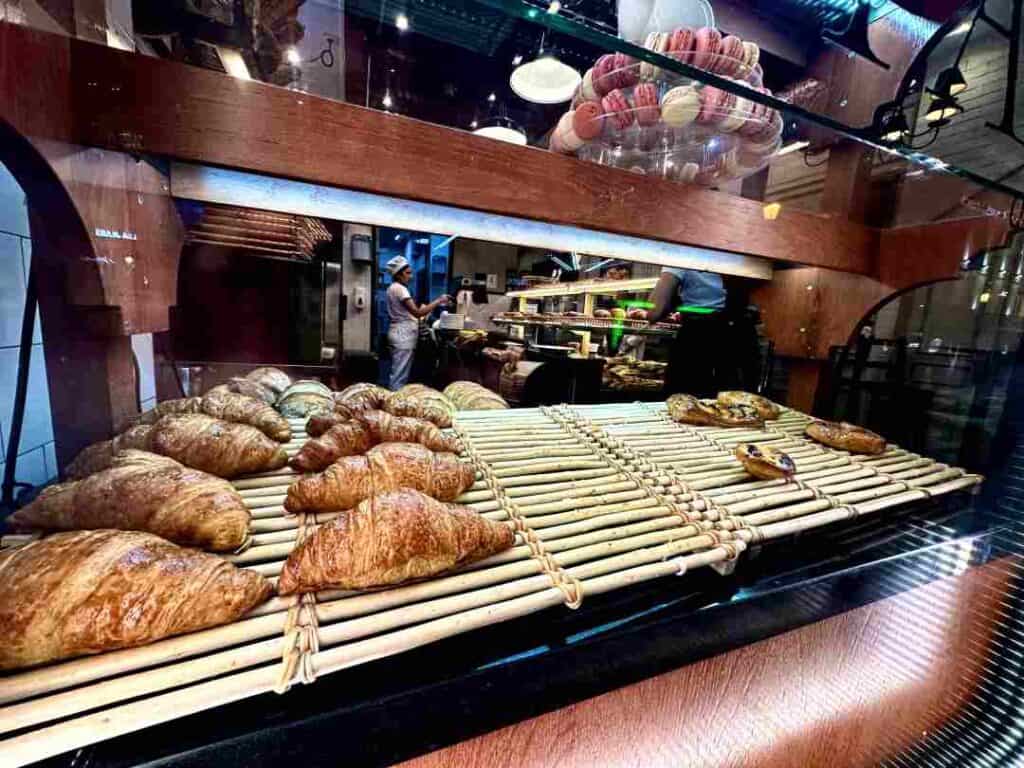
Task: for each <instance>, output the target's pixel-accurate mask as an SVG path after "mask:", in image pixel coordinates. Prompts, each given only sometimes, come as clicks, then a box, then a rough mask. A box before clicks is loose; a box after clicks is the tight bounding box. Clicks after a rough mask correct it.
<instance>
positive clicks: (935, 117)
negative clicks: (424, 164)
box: [924, 96, 964, 128]
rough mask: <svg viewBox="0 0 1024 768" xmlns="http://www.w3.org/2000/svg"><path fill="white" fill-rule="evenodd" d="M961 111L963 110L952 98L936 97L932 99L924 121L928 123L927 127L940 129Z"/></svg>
mask: <svg viewBox="0 0 1024 768" xmlns="http://www.w3.org/2000/svg"><path fill="white" fill-rule="evenodd" d="M963 111H964V108H963V107H961V106H960V105H959V104H958V103H957V101H956V99H954V98H953V97H952V96H937V97H936V98H934V99H932V103H931V106H929V107H928V112H927V113H925V116H924V119H925V120H927V121H928V125H929V127H931V128H941V127H943V126H944V125H946V124H948V123H949V121H950V120H951V119H952V118H954V117H956V116H957V115H959V114H960V113H961V112H963Z"/></svg>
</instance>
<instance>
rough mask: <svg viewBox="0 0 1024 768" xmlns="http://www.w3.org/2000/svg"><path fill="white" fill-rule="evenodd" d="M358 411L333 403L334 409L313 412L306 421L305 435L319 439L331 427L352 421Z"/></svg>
mask: <svg viewBox="0 0 1024 768" xmlns="http://www.w3.org/2000/svg"><path fill="white" fill-rule="evenodd" d="M356 413H358V411H352V410H349V408H347V407H346V406H344V405H340V404H338V403H335V405H334V409H333V410H330V409H323V410H320V411H314V412H313V413H312V414H311V415H310V417H309V419H308V420H307V421H306V434H307V435H309V436H310V437H320V435H322V434H323V433H324V432H326V431H327V430H328V429H330V428H331V427H336V426H338V425H339V424H344V423H345V422H346V421H349V420H351V419H352V417H353V416H355V415H356Z"/></svg>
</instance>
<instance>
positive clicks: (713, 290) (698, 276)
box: [662, 267, 725, 310]
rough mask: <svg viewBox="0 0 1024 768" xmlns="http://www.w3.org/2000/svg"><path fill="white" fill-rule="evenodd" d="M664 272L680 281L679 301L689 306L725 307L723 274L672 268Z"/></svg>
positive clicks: (717, 308)
mask: <svg viewBox="0 0 1024 768" xmlns="http://www.w3.org/2000/svg"><path fill="white" fill-rule="evenodd" d="M662 271H664V272H668V273H670V274H671V275H673V276H675V278H676V280H678V281H679V293H678V296H679V303H680V304H682V305H684V306H687V307H702V308H704V309H715V310H721V309H725V286H724V285H723V284H722V276H721V275H719V274H716V273H714V272H699V271H697V270H696V269H672V268H668V267H666V268H665V269H664V270H662Z"/></svg>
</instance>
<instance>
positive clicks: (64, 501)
mask: <svg viewBox="0 0 1024 768" xmlns="http://www.w3.org/2000/svg"><path fill="white" fill-rule="evenodd" d="M249 518H250V514H249V510H248V508H247V507H246V506H245V502H244V501H243V500H242V497H241V496H239V494H238V492H237V491H236V490H235V489H234V488H232V487H231V483H229V482H227V481H226V480H221V479H220V478H219V477H214V476H213V475H208V474H206V473H205V472H200V471H199V470H197V469H189V468H188V467H185V466H183V465H181V464H179V463H178V462H176V461H175V460H174V459H171V458H168V457H167V456H158V455H156V454H153V453H146V452H145V451H135V450H128V451H122V452H121V453H118V454H117V455H115V456H114V459H113V463H112V466H111V467H110V468H109V469H105V470H102V471H101V472H97V473H95V474H93V475H90V476H89V477H87V478H85V479H84V480H72V481H70V482H67V483H59V484H57V485H51V486H48V487H46V488H44V489H43V491H42V493H40V494H39V496H37V497H36V498H35V499H34V500H33V501H32V502H31V503H30V504H28V505H26V506H24V507H22V508H21V509H19V510H17V511H16V512H15V513H14V514H13V515H11V516H10V517H9V518H7V524H8V525H9V526H10V527H11V528H12V529H14V530H18V531H32V530H43V531H54V530H57V531H76V530H86V529H96V528H116V529H119V530H123V531H148V532H149V533H154V534H156V535H157V536H161V537H163V538H165V539H167V540H168V541H173V542H175V543H177V544H182V545H184V546H192V547H199V548H201V549H209V550H213V551H218V552H220V551H229V550H233V549H237V548H238V547H240V546H241V545H242V544H243V543H244V542H245V540H246V537H247V536H248V535H249Z"/></svg>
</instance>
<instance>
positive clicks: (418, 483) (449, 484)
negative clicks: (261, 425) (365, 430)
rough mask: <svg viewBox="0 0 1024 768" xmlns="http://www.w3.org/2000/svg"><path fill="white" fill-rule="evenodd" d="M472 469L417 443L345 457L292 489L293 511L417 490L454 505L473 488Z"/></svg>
mask: <svg viewBox="0 0 1024 768" xmlns="http://www.w3.org/2000/svg"><path fill="white" fill-rule="evenodd" d="M475 477H476V473H475V471H474V470H473V468H472V467H471V466H470V465H469V464H467V463H465V462H461V461H459V459H458V457H457V456H456V455H455V454H453V453H434V452H432V451H431V450H430V449H429V448H425V447H424V446H422V445H419V444H417V443H384V444H383V445H378V446H377V447H375V448H371V449H370V450H369V451H367V452H366V455H364V456H345V457H343V458H341V459H338V460H337V461H336V462H334V463H333V464H331V465H330V466H329V467H328V468H327V469H325V470H324V471H323V472H321V473H320V474H318V475H311V476H308V477H303V478H301V479H299V480H297V481H296V482H294V483H292V484H291V485H290V486H289V487H288V494H287V496H286V497H285V501H284V508H285V509H286V510H287V511H288V512H327V511H331V510H337V509H351V508H352V507H354V506H356V505H357V504H358V503H359V502H360V501H362V500H363V499H368V498H369V497H370V496H376V495H378V494H381V493H385V492H387V491H393V490H395V489H396V488H402V487H404V488H414V489H415V490H417V491H422V492H423V493H426V494H427V495H428V496H433V497H434V498H435V499H439V500H440V501H454V500H455V499H456V498H458V497H459V496H460V495H461V494H462V492H463V491H465V490H466V489H467V488H469V486H471V485H472V484H473V481H474V479H475Z"/></svg>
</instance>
